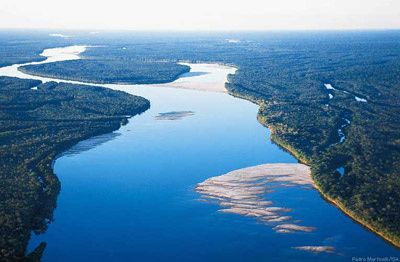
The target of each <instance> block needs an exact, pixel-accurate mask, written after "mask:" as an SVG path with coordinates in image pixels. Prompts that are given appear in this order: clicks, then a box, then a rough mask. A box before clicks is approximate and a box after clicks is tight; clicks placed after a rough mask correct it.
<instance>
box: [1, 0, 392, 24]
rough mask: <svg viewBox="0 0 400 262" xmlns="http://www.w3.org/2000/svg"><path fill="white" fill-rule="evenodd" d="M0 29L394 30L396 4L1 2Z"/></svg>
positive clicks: (327, 0)
mask: <svg viewBox="0 0 400 262" xmlns="http://www.w3.org/2000/svg"><path fill="white" fill-rule="evenodd" d="M0 28H28V29H41V28H44V29H93V30H101V29H103V30H113V29H117V30H324V29H328V30H332V29H333V30H335V29H339V30H340V29H400V1H398V0H279V1H276V0H247V1H236V2H235V1H232V0H220V1H218V0H202V1H184V0H169V1H158V0H146V1H129V0H113V1H94V0H87V1H82V0H69V1H65V0H64V1H54V0H37V1H32V0H19V1H15V0H2V4H1V6H0Z"/></svg>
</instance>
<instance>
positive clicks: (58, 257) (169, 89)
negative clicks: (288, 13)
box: [0, 46, 400, 262]
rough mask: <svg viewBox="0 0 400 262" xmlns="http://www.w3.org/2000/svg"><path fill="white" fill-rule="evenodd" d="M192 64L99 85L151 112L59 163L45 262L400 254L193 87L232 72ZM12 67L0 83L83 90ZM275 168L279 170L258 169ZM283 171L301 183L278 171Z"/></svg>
mask: <svg viewBox="0 0 400 262" xmlns="http://www.w3.org/2000/svg"><path fill="white" fill-rule="evenodd" d="M68 48H69V49H68ZM85 48H86V47H85V46H74V47H67V48H58V49H49V50H45V51H44V52H43V54H42V55H44V56H47V57H48V59H47V60H45V61H42V62H35V63H27V64H39V63H47V62H55V61H62V60H70V59H79V56H78V54H79V53H80V52H83V51H84V50H85ZM189 65H190V66H191V72H190V73H187V74H185V75H183V76H182V77H181V78H180V79H178V80H177V81H176V82H175V83H173V84H171V85H168V84H165V85H161V86H155V85H99V86H104V87H108V88H112V89H117V90H122V91H125V92H128V93H130V94H135V95H140V96H143V97H145V98H147V99H149V100H150V101H151V109H149V110H148V111H146V112H145V113H144V114H142V115H139V116H136V117H134V118H131V119H130V121H129V123H128V124H127V125H125V126H122V127H121V128H120V129H119V130H118V131H115V132H113V133H111V134H107V135H102V136H98V137H94V138H91V139H88V140H86V141H83V142H81V143H79V144H77V145H76V146H74V147H72V148H71V149H70V150H68V151H67V152H64V153H63V154H62V155H61V156H60V157H59V158H58V159H57V160H56V162H55V165H54V169H55V173H56V174H57V175H58V176H59V178H60V180H61V184H62V191H61V194H60V196H59V198H58V207H57V209H56V210H55V222H53V223H52V224H51V225H50V226H49V229H48V230H47V232H46V233H45V234H43V235H40V236H33V237H32V240H31V242H30V249H32V248H33V247H35V246H37V245H38V244H39V243H40V242H42V241H45V242H47V243H48V246H47V248H46V251H45V253H44V257H43V261H58V262H62V261H174V262H175V261H351V260H352V258H360V257H361V258H367V257H381V258H385V257H399V256H400V252H399V251H398V250H397V249H396V248H394V247H393V246H391V245H390V244H388V243H387V242H385V241H384V240H382V239H381V238H379V237H377V236H376V235H375V234H373V233H371V232H369V231H367V230H365V229H364V228H363V227H361V226H360V225H358V224H357V223H354V222H353V221H352V220H351V219H349V218H348V217H346V216H345V215H344V214H343V213H341V212H340V211H339V210H338V209H337V208H336V207H334V206H332V205H330V204H328V203H327V202H325V201H324V200H323V199H322V198H321V197H320V195H319V194H318V192H317V191H316V190H315V189H313V187H312V181H310V179H309V176H308V174H307V172H308V171H307V168H306V167H302V166H300V165H297V161H296V159H294V158H293V157H292V156H291V155H290V154H289V153H287V152H285V151H283V150H281V149H280V148H279V147H278V146H276V145H275V144H273V143H272V142H271V141H270V139H269V136H270V133H269V130H268V129H266V128H265V127H263V126H262V125H261V124H259V123H258V121H257V119H256V114H257V110H258V106H257V105H255V104H252V103H250V102H248V101H246V100H242V99H238V98H235V97H232V96H230V95H228V94H226V93H223V92H203V91H198V90H193V89H199V90H204V89H208V90H211V91H221V90H220V89H219V88H220V85H221V84H223V83H224V82H225V81H226V79H227V75H228V74H232V73H234V72H235V69H234V68H229V67H221V66H217V65H212V64H189ZM19 66H21V65H13V66H9V67H3V68H0V75H7V76H15V77H20V78H30V79H38V80H42V81H44V82H46V81H54V80H55V81H59V82H70V83H79V84H88V83H82V82H77V81H65V80H57V79H50V78H43V77H37V76H31V75H27V74H24V73H22V72H20V71H18V67H19ZM184 82H188V83H189V84H188V86H186V87H187V88H189V89H191V90H188V89H183V88H185V83H184ZM89 84H90V83H89ZM217 85H218V86H217ZM32 92H34V91H32ZM273 163H281V164H279V165H265V164H273ZM282 163H283V164H282ZM285 163H286V164H291V165H285ZM279 166H286V167H288V166H290V167H293V168H294V170H295V171H293V172H294V173H296V172H300V171H301V172H303V173H302V174H303V175H302V176H293V174H292V173H293V172H292V173H290V172H289V173H284V172H283V173H282V170H281V171H279V172H281V173H279V172H278V173H277V171H274V170H275V169H274V168H277V167H279ZM247 167H251V168H247ZM243 168H246V169H243ZM271 168H272V169H271ZM260 170H261V171H262V172H264V173H263V176H260V173H259V172H260ZM232 171H233V172H232ZM224 174H225V175H224ZM221 181H222V183H221ZM282 181H284V182H285V184H282ZM288 182H290V183H288ZM197 192H198V193H197ZM199 200H202V201H199ZM271 205H273V206H271ZM254 206H257V208H256V209H254ZM221 207H223V208H222V209H221ZM249 208H250V209H251V210H250V211H249ZM218 211H222V212H218ZM289 217H290V218H289ZM289 219H290V221H291V222H284V221H286V220H289ZM353 261H354V260H353Z"/></svg>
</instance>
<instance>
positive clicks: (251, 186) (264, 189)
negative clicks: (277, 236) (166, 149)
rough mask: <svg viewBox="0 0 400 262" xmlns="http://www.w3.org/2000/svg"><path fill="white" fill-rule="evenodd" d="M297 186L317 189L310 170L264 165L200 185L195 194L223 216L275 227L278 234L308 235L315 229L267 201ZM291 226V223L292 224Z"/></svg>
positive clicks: (214, 178) (295, 165)
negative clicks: (279, 191) (273, 194)
mask: <svg viewBox="0 0 400 262" xmlns="http://www.w3.org/2000/svg"><path fill="white" fill-rule="evenodd" d="M287 186H297V187H300V188H304V189H310V187H311V188H313V187H314V184H313V181H312V178H311V175H310V168H309V167H308V166H306V165H303V164H265V165H259V166H254V167H248V168H243V169H239V170H235V171H232V172H229V173H227V174H225V175H222V176H217V177H212V178H209V179H207V180H206V181H204V182H202V183H200V184H198V186H197V187H196V192H198V193H200V194H201V196H202V198H203V199H207V200H208V201H209V202H212V203H217V204H219V205H220V206H221V207H223V209H221V210H219V211H220V212H224V213H232V214H238V215H243V216H249V217H254V218H255V219H257V220H258V221H259V222H261V223H264V224H267V225H274V226H275V227H274V228H273V229H274V230H275V231H276V232H277V233H305V232H312V231H314V230H315V229H316V228H314V227H309V226H302V225H298V224H297V223H299V222H300V221H294V220H293V218H292V217H291V216H289V215H287V213H288V212H290V211H291V210H290V209H289V208H285V207H278V206H274V203H273V202H272V201H268V200H267V199H266V198H267V197H268V194H269V193H270V192H272V191H273V190H277V189H278V188H281V187H287ZM290 220H291V222H289V223H288V221H290Z"/></svg>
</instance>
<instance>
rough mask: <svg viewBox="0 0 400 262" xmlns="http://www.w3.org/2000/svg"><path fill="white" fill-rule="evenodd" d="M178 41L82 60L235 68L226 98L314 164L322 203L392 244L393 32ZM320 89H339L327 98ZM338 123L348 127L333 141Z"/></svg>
mask: <svg viewBox="0 0 400 262" xmlns="http://www.w3.org/2000/svg"><path fill="white" fill-rule="evenodd" d="M184 37H185V36H181V37H180V39H169V41H158V42H157V41H154V42H153V43H151V42H150V43H149V41H148V39H147V40H146V41H147V42H145V43H140V42H139V41H138V40H136V41H132V42H131V43H129V42H128V40H127V42H125V43H123V46H125V47H126V49H124V50H123V49H122V48H121V47H122V45H121V44H115V43H114V44H110V45H109V46H108V47H107V48H93V49H90V50H88V51H87V52H86V53H85V55H86V56H87V57H89V58H101V59H108V58H112V57H113V58H123V57H129V58H131V59H136V60H138V61H142V60H146V61H161V60H163V61H172V62H175V61H191V62H220V63H224V64H231V65H235V66H236V67H238V68H239V70H238V71H237V73H236V74H235V75H231V76H230V79H229V80H230V83H229V84H227V88H228V90H229V92H230V93H231V94H233V95H236V96H241V97H244V98H247V99H250V100H252V101H255V102H257V103H259V104H260V111H259V119H260V121H261V122H263V123H264V124H265V125H268V126H269V127H270V128H271V129H272V131H273V134H272V138H273V140H274V141H276V142H277V143H278V144H280V145H281V146H282V147H284V148H286V149H288V150H289V151H291V152H292V153H294V154H295V155H296V156H297V157H298V158H299V159H300V160H302V161H303V162H306V163H309V164H311V165H312V175H313V177H314V179H315V181H316V183H317V185H318V186H319V187H320V189H321V190H322V192H323V193H324V194H325V195H326V196H328V197H329V198H330V199H332V200H333V201H335V202H337V203H339V204H340V205H341V206H342V207H343V208H344V209H346V211H347V212H348V213H349V214H351V215H352V216H353V217H355V218H357V219H358V220H360V221H361V222H363V223H364V224H366V225H368V226H370V227H372V228H373V229H374V230H375V231H377V232H380V233H382V234H383V235H384V236H385V237H386V238H388V239H391V240H392V241H393V242H394V243H396V244H400V220H399V219H398V217H400V201H398V200H399V199H400V179H399V177H400V121H399V118H398V115H399V114H400V79H399V78H400V55H399V54H400V32H399V31H382V32H332V33H322V32H319V33H257V34H256V33H247V34H246V33H240V34H239V33H238V34H236V35H230V36H226V35H221V36H218V35H211V36H209V37H208V38H207V37H204V36H203V37H202V39H201V40H199V39H193V38H191V37H190V36H188V37H187V38H184ZM228 38H232V39H239V40H240V42H237V43H229V42H228V41H227V40H226V39H228ZM324 84H332V85H333V86H334V87H335V88H337V89H338V90H332V91H329V92H328V91H327V89H326V88H325V86H324ZM329 93H331V94H332V95H333V99H329V96H328V94H329ZM354 96H358V97H361V98H364V99H366V100H367V101H368V102H367V103H364V102H357V101H356V100H355V98H354ZM343 119H348V120H350V122H351V123H350V125H349V126H347V127H345V128H343V130H342V131H343V133H344V134H345V136H346V138H345V140H344V141H343V143H339V141H340V137H339V136H338V129H339V128H340V127H341V126H342V125H343V123H344V122H343V121H344V120H343ZM339 167H343V168H344V170H345V173H344V175H340V173H339V172H338V171H336V169H337V168H339Z"/></svg>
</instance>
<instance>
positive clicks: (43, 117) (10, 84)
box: [0, 77, 150, 261]
mask: <svg viewBox="0 0 400 262" xmlns="http://www.w3.org/2000/svg"><path fill="white" fill-rule="evenodd" d="M33 87H37V90H34V89H32V88H33ZM149 106H150V103H149V101H147V100H146V99H144V98H141V97H137V96H132V95H129V94H127V93H124V92H120V91H113V90H110V89H106V88H101V87H93V86H83V85H72V84H65V83H60V84H57V83H55V82H50V83H46V84H41V82H40V81H34V80H22V79H18V78H9V77H0V148H1V150H0V163H1V168H0V261H25V260H26V261H38V259H40V256H41V253H42V252H43V250H44V248H45V244H42V245H40V246H39V247H37V249H35V250H34V252H33V253H31V254H29V255H28V256H27V257H25V252H26V247H27V244H28V241H29V238H30V233H31V231H33V232H34V233H36V234H39V233H42V232H44V231H46V229H47V225H48V224H49V223H50V222H51V221H52V219H53V210H54V208H55V207H56V200H57V196H58V194H59V192H60V182H59V180H58V179H57V177H56V176H55V174H54V173H53V170H52V161H53V160H54V158H55V157H56V156H57V154H59V153H61V152H62V151H63V150H66V149H67V148H68V147H70V146H72V145H73V144H75V143H77V142H79V141H81V140H83V139H86V138H89V137H91V136H95V135H99V134H103V133H107V132H111V131H113V130H116V129H118V128H119V127H120V125H121V124H123V123H125V122H126V119H127V116H129V115H131V116H133V115H135V114H139V113H141V112H143V111H145V110H147V109H148V108H149Z"/></svg>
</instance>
